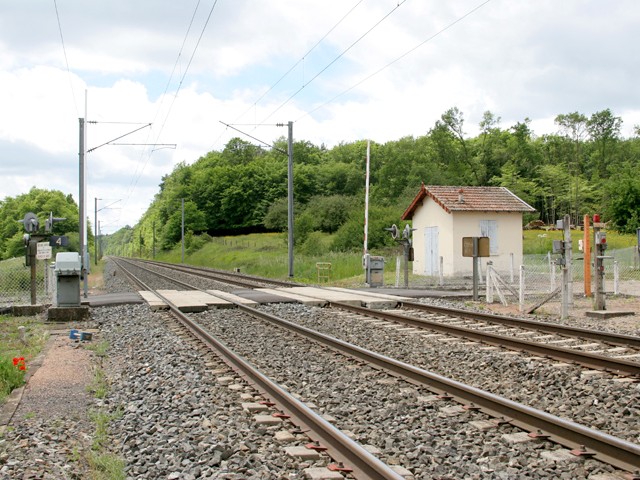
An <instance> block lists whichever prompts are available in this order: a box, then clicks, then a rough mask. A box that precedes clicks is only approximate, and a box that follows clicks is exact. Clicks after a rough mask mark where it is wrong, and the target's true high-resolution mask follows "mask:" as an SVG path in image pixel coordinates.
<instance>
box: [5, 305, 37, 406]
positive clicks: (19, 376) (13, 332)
mask: <svg viewBox="0 0 640 480" xmlns="http://www.w3.org/2000/svg"><path fill="white" fill-rule="evenodd" d="M20 326H23V327H25V340H24V342H23V341H22V340H21V338H20V333H19V330H18V327H20ZM48 337H49V334H48V332H47V330H46V328H45V326H44V323H43V322H42V320H40V319H39V318H38V317H11V316H6V315H2V316H0V403H3V402H4V401H5V399H6V397H7V396H8V395H9V394H10V393H11V391H12V390H13V389H14V388H16V387H19V386H21V385H22V384H23V383H24V375H25V372H24V371H20V370H19V369H17V368H16V367H15V366H14V365H13V358H15V357H24V359H25V363H26V367H27V369H28V368H29V363H30V362H31V361H32V360H33V359H34V358H35V357H36V355H38V354H39V353H40V351H41V350H42V348H43V347H44V345H45V343H46V341H47V339H48Z"/></svg>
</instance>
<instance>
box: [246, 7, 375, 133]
mask: <svg viewBox="0 0 640 480" xmlns="http://www.w3.org/2000/svg"><path fill="white" fill-rule="evenodd" d="M363 1H364V0H359V1H358V2H357V3H356V4H355V5H354V6H353V7H351V8H350V9H349V11H348V12H347V13H345V14H344V15H343V16H342V18H341V19H340V20H338V22H337V23H336V24H335V25H333V27H331V28H330V29H329V30H328V31H327V33H325V34H324V35H323V36H322V38H320V40H318V41H317V42H316V43H315V44H314V45H313V46H312V47H311V48H310V49H309V50H307V51H306V52H305V53H304V54H303V55H302V56H301V57H300V58H299V59H298V61H297V62H295V63H294V64H293V65H292V66H291V67H290V68H289V70H287V71H286V72H285V73H283V74H282V76H281V77H280V78H279V79H278V80H277V81H276V82H275V83H274V84H273V85H271V86H270V87H269V88H268V89H267V90H266V91H265V92H264V93H263V94H262V95H260V98H258V99H257V100H256V101H255V102H253V104H252V105H251V106H250V107H249V108H248V109H247V110H246V111H245V112H244V113H243V114H241V115H239V116H238V118H237V119H236V121H237V120H238V119H240V118H242V117H243V116H245V115H246V114H247V112H249V111H250V110H251V109H252V108H254V107H255V106H256V105H258V102H260V100H262V99H263V98H264V97H266V96H267V95H268V94H269V92H271V91H272V90H273V89H274V88H275V87H277V86H278V85H279V84H280V82H281V81H282V80H284V79H285V78H286V77H287V75H289V74H290V73H291V72H292V71H293V69H294V68H296V67H297V66H298V65H300V63H302V62H303V61H304V59H305V58H306V57H307V56H309V54H310V53H311V52H313V51H314V50H315V49H316V48H317V47H318V46H319V45H320V44H321V43H322V42H323V41H324V40H325V39H326V38H327V37H328V36H329V35H330V34H331V32H333V31H334V30H335V29H336V28H337V27H338V25H340V24H341V23H342V22H343V21H344V20H345V19H346V18H347V17H348V16H349V15H350V14H351V13H352V12H353V11H354V10H355V9H356V7H357V6H358V5H360V4H361V3H362V2H363Z"/></svg>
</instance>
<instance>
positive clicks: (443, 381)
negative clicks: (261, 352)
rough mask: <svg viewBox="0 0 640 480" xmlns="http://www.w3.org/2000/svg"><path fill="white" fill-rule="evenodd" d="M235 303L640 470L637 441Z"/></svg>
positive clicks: (470, 404) (446, 394)
mask: <svg viewBox="0 0 640 480" xmlns="http://www.w3.org/2000/svg"><path fill="white" fill-rule="evenodd" d="M238 308H240V309H241V310H244V311H246V312H247V313H249V314H251V315H253V316H256V317H258V318H262V319H263V320H266V321H268V322H270V323H274V324H276V325H279V326H281V327H284V328H286V329H288V330H291V331H294V332H296V333H298V334H301V335H303V336H305V337H308V338H311V339H313V340H315V341H316V342H318V343H320V344H322V345H325V346H328V347H330V348H333V349H335V350H338V351H339V352H341V353H343V354H345V355H347V356H349V357H352V358H357V359H359V360H363V361H365V362H367V363H370V364H372V365H376V366H378V367H380V368H382V369H384V370H386V371H388V372H391V373H393V374H395V375H398V376H400V377H403V378H405V379H406V380H408V381H409V382H411V383H415V384H418V385H423V386H425V387H426V388H428V389H430V390H432V391H435V392H436V393H438V394H440V395H441V396H442V397H443V398H451V399H454V400H456V401H458V402H459V403H462V404H463V405H465V407H466V408H468V409H477V410H481V411H482V412H484V413H486V414H488V415H490V416H493V417H496V418H498V419H499V422H500V423H510V424H512V425H515V426H517V427H519V428H522V429H524V430H527V431H529V432H531V434H532V436H537V437H548V438H550V439H551V440H553V441H554V442H556V443H559V444H561V445H564V446H567V447H569V448H571V449H574V451H576V453H577V454H580V455H587V456H594V457H595V458H597V459H599V460H601V461H603V462H605V463H609V464H611V465H613V466H615V467H617V468H620V469H623V470H626V471H630V472H632V471H634V470H637V469H640V445H638V444H635V443H631V442H628V441H626V440H623V439H621V438H617V437H614V436H612V435H609V434H606V433H604V432H600V431H598V430H594V429H591V428H588V427H586V426H583V425H580V424H578V423H575V422H573V421H571V420H566V419H562V418H560V417H557V416H555V415H552V414H550V413H547V412H544V411H542V410H537V409H535V408H532V407H529V406H526V405H523V404H520V403H517V402H514V401H512V400H509V399H507V398H504V397H501V396H499V395H494V394H492V393H489V392H486V391H484V390H481V389H479V388H475V387H472V386H469V385H466V384H464V383H461V382H458V381H455V380H452V379H449V378H447V377H443V376H441V375H438V374H436V373H432V372H429V371H427V370H423V369H421V368H418V367H415V366H413V365H409V364H407V363H404V362H401V361H399V360H395V359H393V358H390V357H386V356H384V355H380V354H378V353H376V352H372V351H370V350H367V349H365V348H362V347H358V346H356V345H352V344H349V343H347V342H345V341H342V340H340V339H337V338H334V337H331V336H329V335H325V334H323V333H320V332H317V331H315V330H311V329H309V328H306V327H303V326H301V325H297V324H295V323H292V322H289V321H288V320H284V319H281V318H279V317H276V316H274V315H271V314H269V313H266V312H262V311H260V310H257V309H255V308H252V307H248V306H246V305H240V304H238Z"/></svg>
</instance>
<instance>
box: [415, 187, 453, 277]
mask: <svg viewBox="0 0 640 480" xmlns="http://www.w3.org/2000/svg"><path fill="white" fill-rule="evenodd" d="M452 222H453V218H452V216H451V215H450V214H448V213H447V212H445V211H444V209H443V208H442V207H441V206H440V205H438V204H437V203H436V202H434V201H433V200H432V199H430V198H428V197H427V198H425V199H424V203H423V204H422V206H419V207H418V208H417V209H416V210H415V212H414V216H413V228H416V229H417V230H416V231H414V232H413V255H414V261H413V273H415V274H417V275H424V271H425V241H424V235H425V229H426V228H427V227H438V250H439V256H441V257H443V258H444V261H445V265H444V267H443V270H444V272H445V274H446V272H447V271H448V269H450V268H451V265H450V266H449V267H447V265H446V262H447V260H449V261H451V260H452V259H453V248H452V245H451V232H452Z"/></svg>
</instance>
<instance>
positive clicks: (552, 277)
mask: <svg viewBox="0 0 640 480" xmlns="http://www.w3.org/2000/svg"><path fill="white" fill-rule="evenodd" d="M547 261H548V262H549V293H551V292H553V291H554V290H555V289H556V264H555V262H553V261H552V260H551V252H547Z"/></svg>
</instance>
